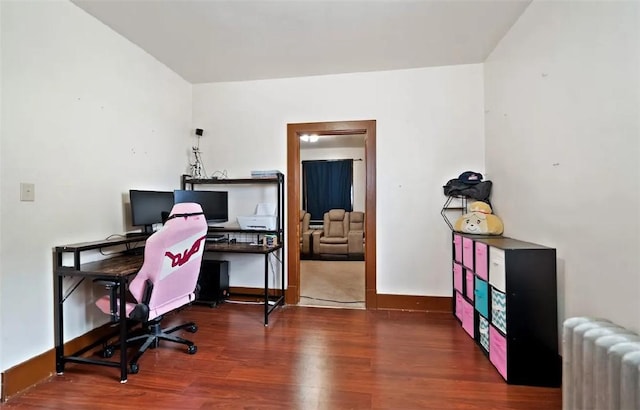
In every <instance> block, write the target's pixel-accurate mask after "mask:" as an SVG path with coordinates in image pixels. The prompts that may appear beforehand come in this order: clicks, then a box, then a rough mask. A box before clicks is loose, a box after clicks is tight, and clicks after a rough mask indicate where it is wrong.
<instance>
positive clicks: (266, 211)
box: [238, 203, 276, 231]
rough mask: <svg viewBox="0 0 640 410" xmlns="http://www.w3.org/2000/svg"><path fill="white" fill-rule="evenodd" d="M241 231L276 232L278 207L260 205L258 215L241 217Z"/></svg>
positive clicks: (269, 204) (239, 221)
mask: <svg viewBox="0 0 640 410" xmlns="http://www.w3.org/2000/svg"><path fill="white" fill-rule="evenodd" d="M238 224H239V225H240V229H255V230H265V231H274V230H275V229H276V205H275V204H272V203H259V204H258V205H257V206H256V213H255V214H254V215H249V216H239V217H238Z"/></svg>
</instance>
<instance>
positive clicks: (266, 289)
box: [264, 253, 269, 326]
mask: <svg viewBox="0 0 640 410" xmlns="http://www.w3.org/2000/svg"><path fill="white" fill-rule="evenodd" d="M264 325H265V326H269V254H268V253H266V254H265V255H264Z"/></svg>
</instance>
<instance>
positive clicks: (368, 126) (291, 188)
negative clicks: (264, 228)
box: [285, 120, 377, 309]
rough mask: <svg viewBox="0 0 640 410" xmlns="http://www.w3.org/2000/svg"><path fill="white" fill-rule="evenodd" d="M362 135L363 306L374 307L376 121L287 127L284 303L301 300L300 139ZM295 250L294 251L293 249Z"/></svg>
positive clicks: (307, 124) (289, 125)
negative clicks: (364, 181) (304, 135)
mask: <svg viewBox="0 0 640 410" xmlns="http://www.w3.org/2000/svg"><path fill="white" fill-rule="evenodd" d="M303 134H316V135H336V136H341V135H342V136H346V135H362V136H363V137H364V143H365V159H364V160H365V167H366V171H365V173H366V184H365V185H366V188H365V190H366V193H365V210H366V212H365V232H366V240H365V244H364V248H365V307H366V309H376V308H377V297H376V296H377V293H376V173H375V171H376V121H375V120H364V121H338V122H317V123H300V124H288V125H287V173H288V178H287V204H288V205H287V207H288V210H287V246H288V249H289V252H287V262H288V267H289V270H288V275H287V282H288V286H287V293H286V299H285V302H286V303H287V304H292V305H295V304H298V302H299V301H300V252H298V251H297V250H298V249H299V246H300V236H299V235H300V232H299V225H300V224H299V211H300V181H301V175H300V136H301V135H303ZM294 249H295V250H296V251H295V252H294V251H293V250H294Z"/></svg>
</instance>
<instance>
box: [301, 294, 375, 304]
mask: <svg viewBox="0 0 640 410" xmlns="http://www.w3.org/2000/svg"><path fill="white" fill-rule="evenodd" d="M300 297H301V298H305V299H312V300H319V301H321V302H334V303H364V300H354V301H351V302H344V301H342V300H332V299H320V298H312V297H311V296H304V295H300Z"/></svg>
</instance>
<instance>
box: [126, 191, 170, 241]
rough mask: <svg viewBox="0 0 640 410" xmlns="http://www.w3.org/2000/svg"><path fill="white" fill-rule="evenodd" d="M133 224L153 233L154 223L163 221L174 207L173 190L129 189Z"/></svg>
mask: <svg viewBox="0 0 640 410" xmlns="http://www.w3.org/2000/svg"><path fill="white" fill-rule="evenodd" d="M129 202H130V203H131V224H132V225H133V226H141V227H142V232H143V233H147V234H151V233H153V224H158V223H163V222H164V220H165V219H166V218H167V217H168V216H169V213H170V212H171V208H173V204H174V202H173V192H171V191H144V190H137V189H131V190H129Z"/></svg>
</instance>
